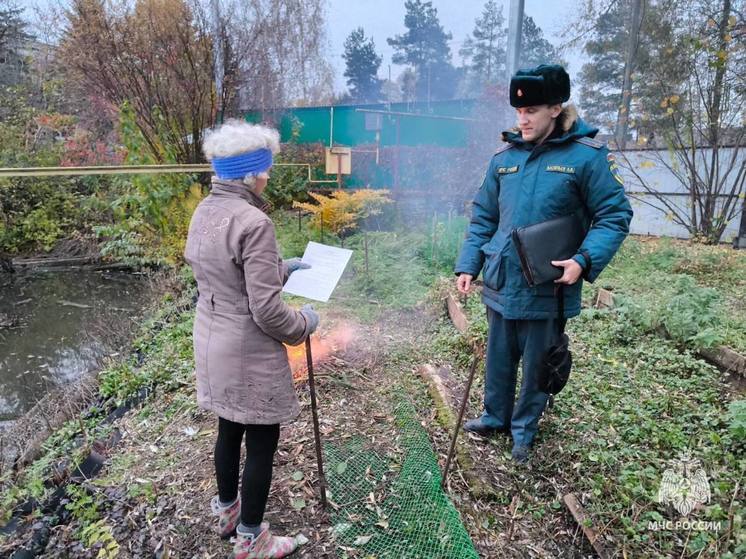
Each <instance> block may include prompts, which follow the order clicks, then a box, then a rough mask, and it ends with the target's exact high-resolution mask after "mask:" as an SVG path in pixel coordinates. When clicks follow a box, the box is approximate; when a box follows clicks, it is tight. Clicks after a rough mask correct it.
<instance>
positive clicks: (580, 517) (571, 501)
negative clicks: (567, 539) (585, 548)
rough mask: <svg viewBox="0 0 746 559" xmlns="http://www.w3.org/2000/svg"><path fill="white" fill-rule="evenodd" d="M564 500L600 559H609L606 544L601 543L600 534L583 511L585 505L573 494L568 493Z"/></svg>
mask: <svg viewBox="0 0 746 559" xmlns="http://www.w3.org/2000/svg"><path fill="white" fill-rule="evenodd" d="M562 500H563V501H564V502H565V506H567V508H568V510H569V511H570V514H572V516H573V518H574V519H575V521H576V522H577V523H578V526H580V528H581V529H582V530H583V533H584V534H585V537H586V538H588V541H589V542H590V544H591V545H592V546H593V549H595V550H596V553H597V554H598V556H599V558H600V559H606V558H607V557H609V553H608V551H607V550H606V547H605V546H604V543H603V542H602V541H601V539H600V537H599V535H598V532H596V530H594V529H593V526H592V525H591V523H590V519H589V518H588V516H587V515H586V514H585V511H584V510H583V505H581V504H580V501H578V499H577V497H575V495H574V494H573V493H568V494H567V495H565V496H564V497H563V498H562Z"/></svg>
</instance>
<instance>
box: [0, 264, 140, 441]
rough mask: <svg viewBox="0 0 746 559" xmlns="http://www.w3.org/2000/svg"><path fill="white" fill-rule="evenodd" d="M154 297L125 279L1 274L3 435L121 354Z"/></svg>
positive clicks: (133, 278) (130, 277)
mask: <svg viewBox="0 0 746 559" xmlns="http://www.w3.org/2000/svg"><path fill="white" fill-rule="evenodd" d="M148 291H149V289H148V282H147V281H145V280H144V279H143V278H142V276H139V275H137V274H130V273H124V272H112V271H91V270H80V269H75V270H65V271H54V272H43V273H19V274H0V428H2V425H1V424H7V423H8V422H10V421H12V420H13V419H15V418H17V417H18V416H19V415H21V414H23V413H24V412H26V411H27V410H29V409H30V408H31V407H33V406H34V404H36V402H37V401H38V400H39V399H40V398H42V397H43V396H44V394H45V393H46V392H47V391H48V390H50V389H52V388H55V387H57V386H60V385H63V384H65V383H69V382H73V381H75V379H77V378H79V377H80V376H81V375H82V374H84V373H86V372H87V371H89V370H92V369H93V368H95V367H97V364H98V363H99V362H100V359H101V358H102V357H104V356H106V355H107V354H111V353H113V352H115V351H116V350H117V348H116V347H115V346H116V343H117V341H119V343H121V341H122V336H121V333H122V332H124V331H127V330H128V329H129V328H128V327H127V325H129V324H131V323H132V320H133V319H136V318H137V317H138V316H140V315H141V314H142V310H143V308H144V307H145V305H147V303H148V300H149V297H148Z"/></svg>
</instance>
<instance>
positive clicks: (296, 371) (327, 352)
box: [286, 323, 356, 382]
mask: <svg viewBox="0 0 746 559" xmlns="http://www.w3.org/2000/svg"><path fill="white" fill-rule="evenodd" d="M355 335H356V332H355V328H354V326H352V325H350V324H347V323H343V324H339V325H337V326H335V327H334V328H333V329H332V330H331V331H330V332H326V333H323V334H317V335H313V336H311V354H312V356H313V365H314V367H316V366H318V365H321V364H323V363H324V362H325V361H327V360H328V359H329V357H331V356H332V355H334V354H336V353H340V352H343V351H345V350H346V349H347V347H348V346H349V344H350V343H351V342H352V341H353V340H354V339H355ZM286 347H287V352H288V361H289V362H290V370H291V371H292V372H293V380H294V381H295V382H304V381H305V380H306V379H307V378H308V361H307V357H306V344H305V343H303V344H301V345H297V346H286Z"/></svg>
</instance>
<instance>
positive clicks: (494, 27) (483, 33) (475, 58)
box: [459, 0, 507, 86]
mask: <svg viewBox="0 0 746 559" xmlns="http://www.w3.org/2000/svg"><path fill="white" fill-rule="evenodd" d="M504 24H505V18H504V17H503V8H502V6H498V5H497V3H496V2H495V0H488V2H487V3H486V4H485V6H484V10H482V15H481V17H479V18H477V20H476V22H475V26H474V31H472V34H471V36H469V37H468V38H467V39H466V41H465V42H464V46H463V47H462V48H461V50H460V51H459V54H460V55H461V56H462V57H463V58H464V61H465V62H466V66H467V69H468V72H469V74H470V77H471V78H472V79H473V81H474V84H475V85H477V86H484V85H488V84H493V83H496V82H499V81H504V78H505V56H506V53H505V46H506V39H507V32H506V29H505V28H504V27H503V26H504Z"/></svg>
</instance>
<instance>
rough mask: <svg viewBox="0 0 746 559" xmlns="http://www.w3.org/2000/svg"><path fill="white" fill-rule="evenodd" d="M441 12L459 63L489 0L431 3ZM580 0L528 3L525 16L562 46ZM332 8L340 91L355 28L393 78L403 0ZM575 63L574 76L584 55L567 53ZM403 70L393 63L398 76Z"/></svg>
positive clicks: (336, 1) (368, 0) (340, 2)
mask: <svg viewBox="0 0 746 559" xmlns="http://www.w3.org/2000/svg"><path fill="white" fill-rule="evenodd" d="M432 3H433V6H434V7H435V8H437V10H438V17H439V18H440V23H441V25H443V28H444V29H445V30H446V32H449V33H451V34H452V35H453V39H452V41H451V53H452V54H453V62H454V63H456V64H457V65H458V63H460V58H459V56H458V51H459V49H460V48H461V45H462V44H463V42H464V40H465V39H466V37H467V36H468V35H469V34H470V33H471V31H472V30H473V29H474V21H475V20H476V19H477V18H478V17H479V16H480V15H481V13H482V9H483V8H484V4H485V3H486V0H432ZM577 3H578V0H525V13H526V15H529V16H531V17H532V18H534V21H535V22H536V24H537V25H538V26H539V27H541V29H542V30H543V31H544V37H545V38H547V39H548V40H549V41H550V42H551V43H552V44H554V45H559V44H560V43H561V39H560V38H559V35H560V33H561V31H562V29H563V28H564V27H566V26H567V25H568V23H569V22H570V20H571V18H572V11H573V9H574V8H575V7H576V5H577ZM498 4H502V6H503V15H504V16H505V20H506V25H507V19H508V13H509V12H510V0H498ZM327 7H328V17H327V19H328V38H329V56H328V59H329V61H330V62H331V63H332V65H333V66H334V68H335V70H336V84H335V89H337V90H339V91H341V90H344V89H345V88H346V85H345V78H344V76H343V75H342V74H343V73H344V67H345V64H344V60H343V59H342V53H343V52H344V42H345V39H346V38H347V36H348V35H349V34H350V31H352V30H353V29H354V28H356V27H363V29H365V34H366V35H370V36H372V37H373V40H374V41H375V44H376V50H377V51H378V52H379V54H381V55H383V63H382V64H381V70H380V77H382V78H385V77H388V65H389V64H392V63H391V55H392V54H393V49H392V48H391V47H390V46H389V45H388V43H387V42H386V39H387V38H388V37H393V36H394V35H397V34H402V33H404V32H405V27H404V14H405V12H406V10H405V9H404V0H327ZM565 59H566V60H567V61H568V62H569V64H570V68H569V71H570V75H571V76H572V77H573V78H574V77H575V75H576V73H577V72H578V71H579V70H580V66H581V65H582V63H583V60H582V58H581V57H580V55H579V53H572V52H568V53H565ZM401 70H402V68H400V67H397V66H396V65H393V64H392V67H391V74H392V77H393V78H396V76H397V75H398V74H399V72H401Z"/></svg>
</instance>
